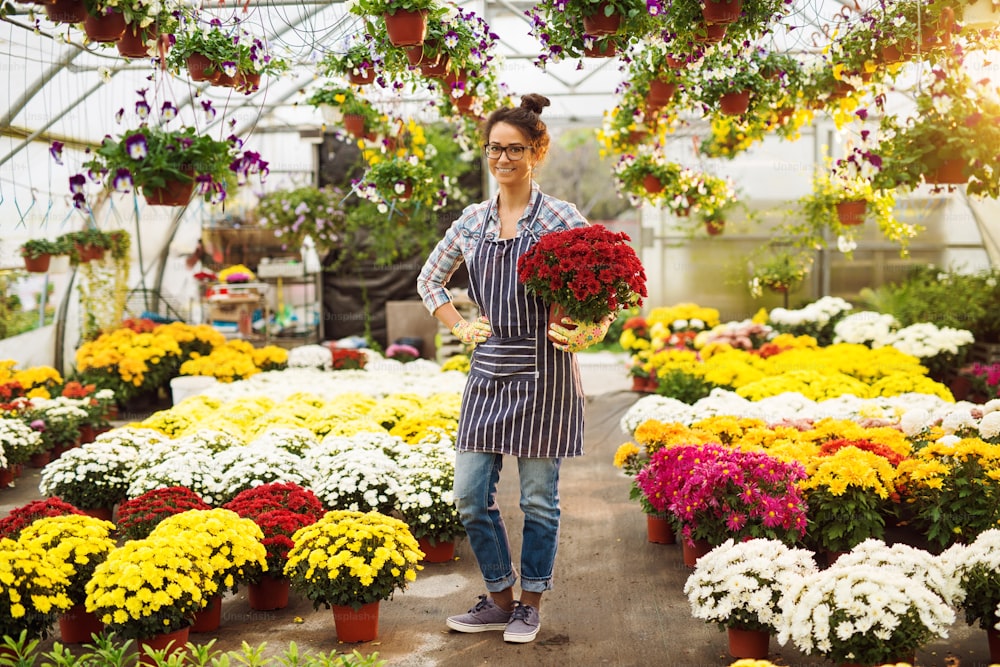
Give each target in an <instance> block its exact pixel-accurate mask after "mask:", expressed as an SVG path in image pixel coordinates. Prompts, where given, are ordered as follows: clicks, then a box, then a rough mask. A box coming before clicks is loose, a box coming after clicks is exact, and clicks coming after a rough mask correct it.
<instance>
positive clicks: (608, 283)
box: [517, 225, 647, 322]
mask: <svg viewBox="0 0 1000 667" xmlns="http://www.w3.org/2000/svg"><path fill="white" fill-rule="evenodd" d="M630 240H631V239H629V236H628V235H627V234H625V233H624V232H612V231H610V230H609V229H607V228H606V227H603V226H601V225H591V226H589V227H578V228H575V229H567V230H563V231H558V232H552V233H550V234H545V235H544V236H542V237H541V238H540V239H539V241H538V243H536V244H535V245H534V246H532V247H531V248H530V249H529V250H528V251H527V252H526V253H524V254H523V255H522V256H521V257H520V258H519V259H518V261H517V273H518V280H520V281H521V282H522V283H523V284H524V286H525V289H526V290H527V291H528V292H529V293H532V294H535V295H536V296H539V297H541V298H542V300H543V301H545V302H546V303H548V304H557V305H558V306H560V307H562V309H563V310H564V311H565V312H566V314H567V315H569V317H571V318H573V319H574V320H576V321H578V322H599V321H601V320H603V319H604V318H605V317H607V316H608V315H610V314H612V313H617V312H618V311H619V310H622V309H624V308H628V307H630V306H639V305H642V298H643V297H645V296H647V294H646V270H645V269H644V268H643V266H642V262H640V261H639V257H638V255H636V253H635V251H634V250H633V249H632V246H630V245H629V241H630Z"/></svg>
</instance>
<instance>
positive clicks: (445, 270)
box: [417, 183, 590, 314]
mask: <svg viewBox="0 0 1000 667" xmlns="http://www.w3.org/2000/svg"><path fill="white" fill-rule="evenodd" d="M497 197H499V195H497ZM536 197H542V205H541V206H540V207H539V209H538V215H537V216H535V220H534V224H532V226H531V228H530V229H525V228H524V226H525V225H526V224H527V223H528V221H527V220H525V217H524V216H526V215H527V214H528V212H529V211H531V209H532V207H533V206H534V204H535V198H536ZM495 203H496V200H495V199H494V200H490V199H487V200H486V201H484V202H480V203H479V204H472V205H470V206H467V207H466V208H465V210H464V211H462V215H461V216H459V218H458V220H456V221H455V222H454V223H452V225H451V227H450V228H449V229H448V231H447V233H445V235H444V238H443V239H441V241H439V242H438V244H437V246H436V247H435V248H434V250H433V251H432V252H431V254H430V256H429V257H428V258H427V261H426V262H424V266H423V268H422V269H421V270H420V275H419V276H418V277H417V293H418V294H419V295H420V298H421V299H423V301H424V305H425V306H427V310H428V311H429V312H430V313H431V314H433V313H434V311H435V310H437V309H438V308H440V307H441V306H443V305H444V304H446V303H449V302H450V301H451V294H449V293H448V290H447V289H445V285H447V284H448V280H449V279H450V278H451V276H452V274H453V273H455V270H456V269H457V268H458V267H459V266H460V265H461V263H462V262H465V261H469V260H470V259H471V258H472V255H473V253H474V252H475V251H476V246H477V245H478V243H479V241H480V239H482V237H483V236H484V235H485V236H486V238H496V236H497V234H499V232H500V218H499V216H498V215H497V208H498V205H493V204H495ZM524 211H525V213H524V216H522V217H521V219H520V220H518V221H517V231H518V234H521V233H527V234H530V235H531V236H533V237H535V238H536V239H537V238H538V237H540V236H542V235H543V234H548V233H549V232H554V231H559V230H562V229H572V228H574V227H585V226H587V225H589V224H590V223H588V222H587V219H586V218H584V217H583V215H581V214H580V212H579V211H578V210H577V209H576V206H575V205H573V204H570V203H569V202H565V201H562V200H561V199H556V198H555V197H550V196H549V195H546V194H544V193H543V192H542V191H541V190H539V189H538V184H537V183H532V184H531V196H530V197H529V200H528V206H527V207H526V208H525V209H524Z"/></svg>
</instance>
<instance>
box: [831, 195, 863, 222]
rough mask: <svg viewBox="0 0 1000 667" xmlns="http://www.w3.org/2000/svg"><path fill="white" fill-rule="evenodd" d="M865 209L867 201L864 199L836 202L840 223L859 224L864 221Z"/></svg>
mask: <svg viewBox="0 0 1000 667" xmlns="http://www.w3.org/2000/svg"><path fill="white" fill-rule="evenodd" d="M867 210H868V202H867V201H865V200H864V199H861V200H857V201H841V202H837V219H838V220H840V224H842V225H851V226H853V225H860V224H863V223H864V221H865V211H867Z"/></svg>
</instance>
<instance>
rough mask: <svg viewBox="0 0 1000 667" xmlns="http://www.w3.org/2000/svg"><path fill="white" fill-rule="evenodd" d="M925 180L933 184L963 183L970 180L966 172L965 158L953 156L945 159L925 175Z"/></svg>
mask: <svg viewBox="0 0 1000 667" xmlns="http://www.w3.org/2000/svg"><path fill="white" fill-rule="evenodd" d="M924 180H925V181H927V182H928V183H929V184H931V185H963V184H965V183H967V182H968V181H969V177H968V176H966V174H965V160H963V159H962V158H951V159H950V160H945V161H944V162H942V163H941V165H940V166H938V168H937V169H935V170H934V171H932V172H931V173H929V174H925V175H924Z"/></svg>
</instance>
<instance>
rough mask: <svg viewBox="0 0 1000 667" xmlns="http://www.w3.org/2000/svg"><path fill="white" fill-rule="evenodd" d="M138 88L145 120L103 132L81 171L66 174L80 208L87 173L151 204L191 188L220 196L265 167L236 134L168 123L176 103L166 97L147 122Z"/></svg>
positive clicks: (210, 197) (183, 199) (181, 199)
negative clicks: (221, 136) (154, 117)
mask: <svg viewBox="0 0 1000 667" xmlns="http://www.w3.org/2000/svg"><path fill="white" fill-rule="evenodd" d="M138 92H139V101H138V102H137V103H136V110H137V112H138V114H139V116H140V118H144V119H145V120H144V121H143V123H142V124H141V125H140V126H139V127H137V128H135V129H130V130H125V131H124V132H122V133H121V134H120V135H119V136H118V137H110V136H106V137H105V138H104V141H103V142H102V143H101V145H100V147H99V148H97V149H96V150H95V151H94V152H93V154H92V157H91V158H90V159H89V160H87V161H86V162H84V163H83V165H82V168H83V173H80V174H76V175H74V176H72V177H70V190H71V191H72V192H73V199H74V204H75V205H76V206H77V207H78V208H86V197H85V194H84V186H85V184H86V181H87V176H89V177H90V179H91V180H93V181H94V182H97V183H99V184H101V185H102V186H103V187H104V188H105V189H107V190H113V191H116V192H132V191H133V190H139V191H141V192H142V193H143V195H144V196H145V197H146V199H147V201H148V202H149V203H151V204H166V203H171V202H173V203H179V204H186V203H187V201H188V199H190V197H191V194H192V192H193V191H194V190H195V189H197V194H199V195H201V196H202V197H203V198H204V200H205V201H208V202H221V201H223V200H225V198H226V195H227V193H228V191H229V190H230V189H232V188H233V187H235V186H237V185H238V184H241V183H245V182H246V180H247V179H248V177H249V176H250V175H251V174H260V175H262V176H263V175H265V174H266V173H267V162H265V161H263V160H261V159H260V156H259V155H258V154H257V153H254V152H251V151H243V150H241V145H240V143H239V140H238V139H236V138H235V137H231V138H229V139H226V140H219V139H213V138H212V137H210V136H208V135H205V134H200V133H199V132H198V130H197V129H196V128H194V127H191V126H184V127H179V128H177V129H171V128H170V127H169V125H170V122H171V121H172V120H173V119H174V116H175V115H176V113H177V109H176V107H174V106H173V104H172V103H170V102H164V103H163V106H162V107H161V109H160V119H159V121H158V122H155V123H153V122H150V121H149V113H150V107H149V103H148V102H147V101H146V96H145V91H144V90H141V91H138ZM206 104H208V108H210V106H211V105H210V103H206ZM84 174H86V175H87V176H85V175H84ZM174 188H176V189H177V190H175V189H174ZM175 195H176V198H175Z"/></svg>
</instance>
